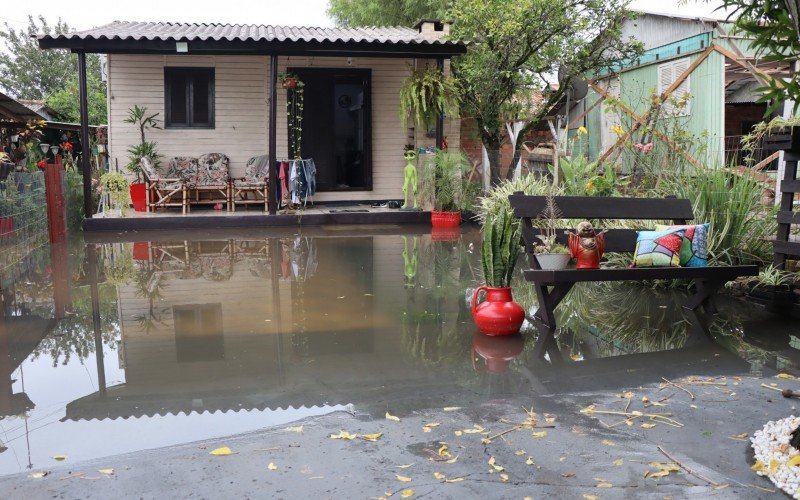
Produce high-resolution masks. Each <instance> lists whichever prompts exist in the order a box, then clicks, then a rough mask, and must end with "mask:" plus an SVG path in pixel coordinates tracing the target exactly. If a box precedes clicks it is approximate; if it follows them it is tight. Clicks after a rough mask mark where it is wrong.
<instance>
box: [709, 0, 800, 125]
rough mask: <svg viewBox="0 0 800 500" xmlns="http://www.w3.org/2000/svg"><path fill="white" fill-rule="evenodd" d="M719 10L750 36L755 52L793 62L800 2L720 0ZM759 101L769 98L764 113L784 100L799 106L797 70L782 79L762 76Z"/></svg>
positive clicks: (799, 42) (799, 44)
mask: <svg viewBox="0 0 800 500" xmlns="http://www.w3.org/2000/svg"><path fill="white" fill-rule="evenodd" d="M719 10H724V11H727V12H728V14H729V15H728V21H731V22H733V25H734V29H735V31H736V32H737V34H739V35H744V36H746V37H748V38H750V39H751V40H752V41H751V42H750V45H751V47H752V48H753V49H754V50H755V51H756V55H757V56H760V57H763V58H764V60H766V61H781V62H786V63H787V64H792V63H793V62H794V60H795V59H796V58H797V55H798V54H800V2H798V0H721V5H720V7H719ZM765 80H767V83H768V85H767V86H765V87H763V88H762V90H763V91H764V95H763V97H762V98H761V99H760V101H761V102H767V101H771V105H770V107H769V110H768V111H767V113H768V114H769V113H771V112H772V111H775V110H776V109H777V108H778V107H779V106H780V105H781V104H782V103H783V101H784V100H792V101H794V105H795V111H797V109H798V106H800V73H797V72H794V71H793V72H792V74H791V76H789V77H788V78H785V79H778V78H765Z"/></svg>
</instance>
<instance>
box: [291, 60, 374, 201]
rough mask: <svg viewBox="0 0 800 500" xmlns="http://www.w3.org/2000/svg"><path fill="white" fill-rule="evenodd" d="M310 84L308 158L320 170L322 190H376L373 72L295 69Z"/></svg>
mask: <svg viewBox="0 0 800 500" xmlns="http://www.w3.org/2000/svg"><path fill="white" fill-rule="evenodd" d="M289 71H290V72H292V73H294V74H296V75H297V76H298V77H299V78H300V80H301V81H302V82H303V83H304V84H305V87H304V101H305V102H304V105H303V136H302V140H301V148H302V156H303V158H312V159H313V160H314V163H315V164H316V167H317V178H316V181H317V191H365V190H371V189H372V114H371V106H370V97H371V95H370V80H371V71H370V70H368V69H349V68H291V69H290V70H289Z"/></svg>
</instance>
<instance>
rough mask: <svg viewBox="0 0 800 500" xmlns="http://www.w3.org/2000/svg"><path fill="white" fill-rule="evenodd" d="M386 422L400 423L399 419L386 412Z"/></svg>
mask: <svg viewBox="0 0 800 500" xmlns="http://www.w3.org/2000/svg"><path fill="white" fill-rule="evenodd" d="M386 420H391V421H392V422H399V421H400V417H395V416H394V415H392V414H391V413H389V412H388V411H387V412H386Z"/></svg>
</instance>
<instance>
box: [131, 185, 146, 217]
mask: <svg viewBox="0 0 800 500" xmlns="http://www.w3.org/2000/svg"><path fill="white" fill-rule="evenodd" d="M145 187H146V184H145V183H144V182H137V183H134V184H131V186H130V191H131V201H132V202H133V209H134V210H136V211H137V212H146V211H147V201H146V198H145Z"/></svg>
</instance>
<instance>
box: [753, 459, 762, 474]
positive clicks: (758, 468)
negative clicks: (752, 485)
mask: <svg viewBox="0 0 800 500" xmlns="http://www.w3.org/2000/svg"><path fill="white" fill-rule="evenodd" d="M750 470H751V471H753V472H759V471H762V470H764V462H762V461H761V460H756V463H754V464H753V466H752V467H750Z"/></svg>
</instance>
